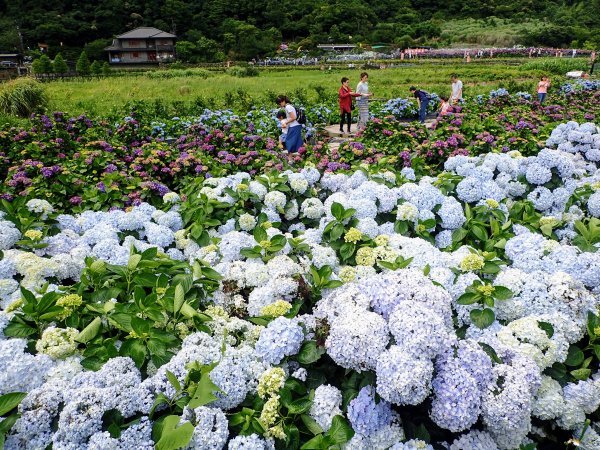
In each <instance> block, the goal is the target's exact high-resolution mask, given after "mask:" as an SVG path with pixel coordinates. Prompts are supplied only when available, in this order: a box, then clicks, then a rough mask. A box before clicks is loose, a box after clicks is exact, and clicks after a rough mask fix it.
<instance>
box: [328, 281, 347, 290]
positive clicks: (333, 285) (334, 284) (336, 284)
mask: <svg viewBox="0 0 600 450" xmlns="http://www.w3.org/2000/svg"><path fill="white" fill-rule="evenodd" d="M343 285H344V282H343V281H340V280H329V281H328V282H327V283H325V284H324V285H323V287H324V288H327V289H335V288H339V287H340V286H343Z"/></svg>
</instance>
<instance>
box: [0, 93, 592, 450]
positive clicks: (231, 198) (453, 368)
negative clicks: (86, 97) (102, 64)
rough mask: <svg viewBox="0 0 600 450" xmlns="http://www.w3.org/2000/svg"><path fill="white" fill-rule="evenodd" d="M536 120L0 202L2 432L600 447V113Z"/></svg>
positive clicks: (92, 444) (320, 443)
mask: <svg viewBox="0 0 600 450" xmlns="http://www.w3.org/2000/svg"><path fill="white" fill-rule="evenodd" d="M574 95H575V94H574ZM505 97H507V95H506V94H504V93H498V92H496V93H495V94H494V95H493V96H491V98H490V99H489V100H488V101H490V102H503V101H509V100H507V99H505ZM510 101H514V102H520V101H527V100H526V99H523V98H521V99H510ZM207 114H208V113H207ZM209 116H210V117H209V118H210V120H214V121H217V122H215V123H218V120H219V119H218V117H213V116H212V115H209ZM209 118H207V119H206V120H207V121H208V120H209ZM227 120H231V118H229V119H227ZM451 120H457V118H456V117H454V118H453V119H451ZM132 121H133V119H132V120H131V121H128V123H127V124H126V125H123V126H124V127H125V129H123V130H122V133H124V135H126V134H127V133H129V132H134V131H135V126H136V125H135V124H134V123H129V122H132ZM383 123H384V122H383V121H381V122H378V121H375V122H374V123H373V124H372V125H371V126H372V127H383V126H385V125H382V124H383ZM71 126H72V127H75V126H79V127H80V128H78V130H79V131H77V132H78V133H83V135H85V133H86V131H85V130H88V131H89V128H86V127H87V125H86V124H85V121H81V122H74V123H73V124H71ZM161 126H162V125H161ZM182 126H187V125H182ZM452 126H459V125H456V124H454V125H452ZM155 127H159V124H155ZM403 127H404V126H403ZM90 128H92V127H90ZM163 128H164V127H163ZM82 130H83V131H82ZM127 130H129V131H127ZM132 130H134V131H132ZM156 132H157V133H158V130H157V131H156ZM167 132H169V131H165V133H167ZM206 132H207V133H208V134H210V133H209V132H208V131H206ZM372 132H373V129H371V130H367V132H366V133H365V138H368V137H369V133H372ZM483 132H484V131H483V130H482V131H481V133H483ZM487 132H488V133H491V134H494V133H495V132H494V130H490V131H487ZM411 133H415V134H417V135H418V133H421V131H419V129H418V128H414V129H410V128H402V129H401V131H399V132H398V133H397V134H394V133H392V135H390V139H398V141H399V142H400V141H401V140H403V139H409V138H414V136H412V134H411ZM208 134H207V135H206V138H207V139H208V141H209V142H211V139H213V137H211V138H208ZM246 136H249V135H246ZM486 136H488V135H486ZM548 136H549V137H548V139H547V141H546V143H545V146H543V148H542V149H540V150H539V151H537V152H531V153H530V152H528V151H524V152H519V151H517V150H511V151H506V152H499V151H494V152H484V151H480V152H478V153H477V154H462V153H460V152H457V153H456V154H454V156H451V157H445V158H444V159H443V170H440V171H438V172H435V173H434V172H429V173H427V174H423V172H421V171H419V170H415V169H414V167H413V168H411V167H408V165H406V164H404V163H402V164H398V165H397V166H396V165H395V163H393V164H389V165H388V166H387V167H384V165H385V164H386V163H385V161H384V162H383V163H382V164H378V165H375V164H372V165H369V164H363V165H360V164H356V165H355V167H354V168H353V169H351V170H343V171H340V170H328V169H327V168H324V167H321V166H319V164H318V162H317V163H314V162H312V161H311V160H310V158H309V159H308V161H304V162H303V164H302V166H298V167H295V168H294V169H295V170H291V169H288V170H284V167H281V170H279V171H272V172H266V173H254V172H252V171H250V170H247V171H241V170H238V171H235V172H234V171H233V170H232V171H224V172H222V173H221V175H222V176H217V175H219V174H218V173H215V174H214V175H215V176H212V177H190V178H189V179H186V182H185V183H184V184H183V183H182V184H181V185H179V188H178V189H176V191H178V192H177V193H176V192H174V191H173V190H170V189H163V190H161V189H157V191H156V197H157V198H156V199H154V200H153V201H152V204H151V203H148V202H143V201H141V199H140V201H139V202H136V203H135V204H132V205H131V206H130V207H128V208H126V209H117V208H112V209H110V210H106V211H94V210H91V209H84V208H80V210H79V211H78V212H73V211H71V212H70V213H69V211H67V210H65V209H64V208H63V207H62V206H61V205H60V204H53V203H52V198H50V197H48V198H39V197H38V198H29V197H27V196H24V197H23V198H16V199H14V200H13V201H12V202H9V201H6V200H4V202H3V204H2V205H3V207H2V212H0V252H1V255H0V256H1V259H0V309H1V312H0V362H1V363H2V367H3V370H2V371H1V373H0V416H1V417H2V422H0V436H2V439H3V440H4V446H5V447H6V448H8V449H21V448H47V447H49V446H52V448H57V449H63V448H64V449H67V448H69V449H71V448H90V449H91V448H125V449H129V448H131V449H133V448H153V447H155V448H159V449H175V448H210V449H212V448H214V449H220V448H229V449H238V448H239V449H242V448H251V449H273V448H301V447H303V448H317V449H327V448H331V447H336V446H337V447H340V448H345V449H389V448H392V449H415V448H450V449H479V448H480V449H503V450H507V449H515V448H536V447H537V445H538V444H539V446H540V448H543V446H546V447H548V446H550V447H551V446H553V445H562V443H564V442H567V441H569V440H571V442H574V443H577V445H579V446H580V447H581V448H586V449H595V448H600V447H599V445H598V442H600V438H599V437H598V434H597V433H598V432H599V431H600V430H599V425H600V421H599V417H598V407H599V406H600V376H599V375H598V373H599V372H598V370H599V367H598V364H599V361H600V358H599V356H600V318H599V317H598V306H599V301H600V297H599V295H600V287H599V286H600V253H599V252H598V247H599V246H600V217H599V216H600V206H599V205H600V200H599V198H600V197H598V192H600V169H599V166H598V161H599V160H600V158H596V156H595V155H596V153H595V151H597V152H600V137H599V136H600V132H599V130H598V128H597V126H596V125H595V124H593V123H591V122H587V123H577V122H574V121H567V122H564V123H562V124H560V125H559V126H557V127H555V128H554V129H552V130H551V131H549V133H548ZM451 137H452V135H450V137H449V138H448V139H450V138H451ZM196 139H197V138H196V137H193V136H190V137H189V138H188V137H185V138H183V139H181V140H180V142H179V145H181V146H186V145H188V144H189V143H191V142H196ZM216 139H221V140H222V141H223V142H222V145H224V142H226V141H227V139H229V138H228V137H227V135H225V134H223V136H221V137H219V136H217V137H216ZM482 139H485V136H484V137H482ZM242 140H244V138H242ZM244 142H248V145H249V144H250V142H254V143H255V145H258V139H257V140H255V141H252V139H246V140H245V141H244ZM194 145H195V144H194ZM202 145H204V144H202ZM261 145H262V144H261ZM180 150H181V151H182V152H183V151H184V148H183V147H182V148H181V149H180ZM361 151H365V147H363V148H360V147H358V146H356V145H354V146H352V148H348V149H346V150H342V152H350V153H353V154H356V153H355V152H361ZM181 154H182V153H180V154H179V155H180V156H181ZM363 155H364V154H361V155H360V156H361V157H362V156H363ZM329 156H331V155H329ZM356 156H357V158H358V157H359V155H356ZM413 156H414V155H413ZM446 156H447V155H446ZM157 157H158V156H157ZM165 158H166V156H165ZM384 158H385V156H382V158H381V159H384ZM159 159H160V158H159ZM381 159H379V161H380V162H381ZM440 161H441V159H440ZM156 164H158V163H156ZM347 169H350V165H349V166H348V167H347ZM384 169H385V170H384ZM229 172H232V173H229ZM174 186H175V185H173V187H174ZM30 194H31V192H30ZM159 196H160V199H161V200H160V202H159V201H158V197H159ZM557 443H559V444H557Z"/></svg>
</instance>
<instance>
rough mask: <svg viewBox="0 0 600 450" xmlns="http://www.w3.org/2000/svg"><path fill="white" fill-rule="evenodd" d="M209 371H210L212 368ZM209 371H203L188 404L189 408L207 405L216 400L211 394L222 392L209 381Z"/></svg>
mask: <svg viewBox="0 0 600 450" xmlns="http://www.w3.org/2000/svg"><path fill="white" fill-rule="evenodd" d="M208 367H210V366H208ZM213 367H214V366H213ZM210 370H212V367H211V368H210ZM210 370H207V371H206V372H204V371H203V373H202V376H201V377H200V381H198V384H196V392H194V396H193V397H192V399H191V400H190V403H189V404H188V406H189V407H190V408H198V407H199V406H204V405H208V404H209V403H211V402H214V401H215V400H216V399H217V397H216V396H215V395H214V394H213V392H215V391H218V392H223V391H222V390H221V389H220V388H219V386H217V385H216V384H214V383H213V382H212V380H211V379H210V376H209V373H210Z"/></svg>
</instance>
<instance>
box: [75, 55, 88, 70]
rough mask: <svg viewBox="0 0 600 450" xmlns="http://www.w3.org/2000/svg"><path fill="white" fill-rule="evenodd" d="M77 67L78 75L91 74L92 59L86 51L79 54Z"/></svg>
mask: <svg viewBox="0 0 600 450" xmlns="http://www.w3.org/2000/svg"><path fill="white" fill-rule="evenodd" d="M75 69H76V70H77V74H78V75H89V74H90V60H89V59H88V55H87V53H86V52H85V51H83V52H81V55H79V59H78V60H77V65H76V66H75Z"/></svg>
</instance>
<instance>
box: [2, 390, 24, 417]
mask: <svg viewBox="0 0 600 450" xmlns="http://www.w3.org/2000/svg"><path fill="white" fill-rule="evenodd" d="M26 396H27V393H26V392H11V393H9V394H4V395H0V416H4V415H6V414H7V413H8V412H9V411H11V410H12V409H14V408H16V407H17V406H18V405H19V403H21V400H23V399H24V398H25V397H26Z"/></svg>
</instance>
